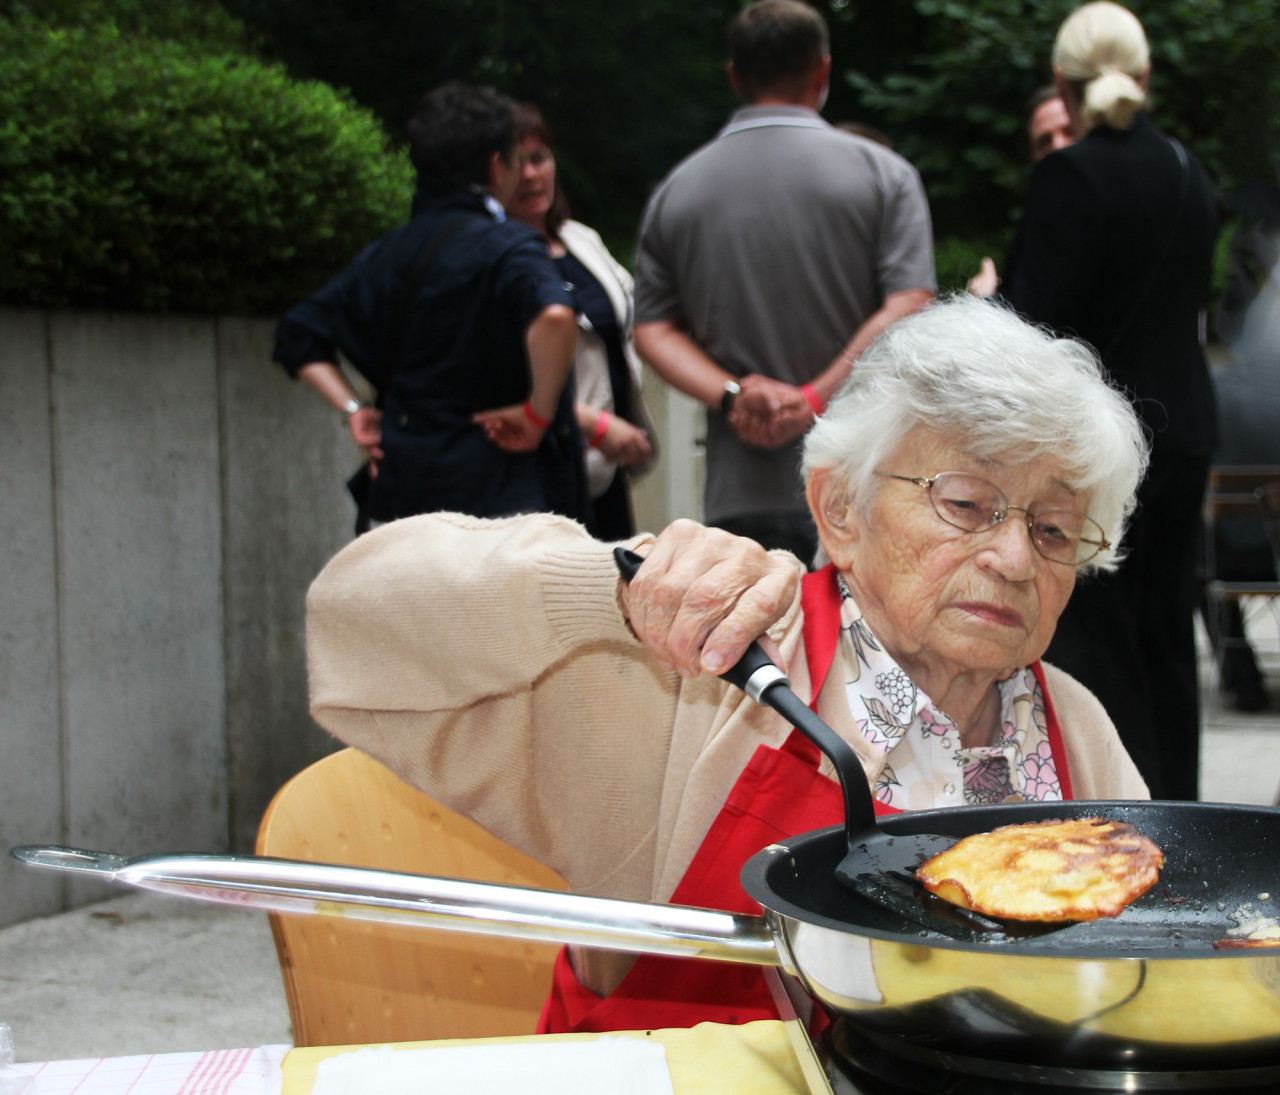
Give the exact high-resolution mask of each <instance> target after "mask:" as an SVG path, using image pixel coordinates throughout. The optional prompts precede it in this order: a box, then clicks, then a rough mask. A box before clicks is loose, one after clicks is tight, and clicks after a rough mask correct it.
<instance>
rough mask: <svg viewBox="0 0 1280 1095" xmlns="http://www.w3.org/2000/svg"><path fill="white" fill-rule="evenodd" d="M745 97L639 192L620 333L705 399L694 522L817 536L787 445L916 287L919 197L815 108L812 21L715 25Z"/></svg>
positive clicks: (907, 177) (749, 11)
mask: <svg viewBox="0 0 1280 1095" xmlns="http://www.w3.org/2000/svg"><path fill="white" fill-rule="evenodd" d="M729 45H730V56H731V60H730V63H729V78H730V82H731V83H732V84H733V87H734V90H735V91H736V92H738V94H740V95H741V96H742V97H743V98H744V99H745V100H746V102H747V104H748V105H747V106H745V107H743V108H741V109H739V110H738V111H737V112H736V113H735V114H734V115H733V117H732V118H731V119H730V122H729V124H728V126H726V127H725V128H724V129H723V130H721V132H720V134H719V135H718V136H717V137H716V139H715V140H713V141H712V142H711V143H710V144H707V145H704V146H703V147H702V148H700V149H699V150H698V151H697V152H695V153H693V155H691V156H690V157H688V159H686V160H684V161H683V162H682V163H681V164H679V165H678V166H677V167H676V168H675V169H674V170H673V171H672V172H671V174H670V175H668V176H667V178H666V179H665V180H664V181H663V182H662V184H661V185H660V186H659V187H658V189H657V190H656V191H655V192H654V194H653V196H652V198H651V199H650V201H649V205H648V208H647V209H646V211H645V216H644V221H643V223H642V225H641V229H640V243H639V249H638V253H637V257H636V320H637V324H636V344H637V347H638V348H639V350H640V353H641V354H642V355H643V356H644V357H645V358H646V359H647V360H648V361H649V363H650V364H651V365H652V366H653V367H654V368H655V369H656V370H657V371H658V373H659V374H660V375H661V376H662V377H663V378H664V379H665V380H666V381H667V382H668V383H669V384H671V385H672V386H673V387H675V388H678V389H679V390H680V391H682V392H685V393H686V394H688V395H690V396H692V397H693V398H695V399H697V400H699V401H701V402H702V403H704V404H706V406H707V407H708V409H709V411H710V413H709V414H708V422H707V487H706V514H705V516H706V520H707V522H708V523H709V524H712V525H718V526H720V527H722V528H727V529H729V530H730V531H732V532H736V533H739V534H741V535H746V536H751V537H753V538H754V539H756V540H759V541H760V542H761V543H763V544H765V546H767V547H785V548H788V549H790V550H792V551H795V552H796V553H797V554H798V555H800V556H801V558H803V559H804V560H805V561H806V562H808V561H810V560H811V559H812V557H813V554H814V552H815V551H816V548H817V537H816V534H815V533H814V531H813V525H812V522H811V520H810V519H809V516H808V510H807V507H806V505H805V500H804V488H803V484H802V482H801V478H800V471H799V466H800V439H801V437H802V436H803V434H804V432H805V431H806V430H807V429H808V428H809V426H810V425H811V424H812V422H813V420H814V417H815V416H816V415H817V414H818V413H820V412H821V409H822V407H823V406H825V404H826V401H827V400H828V399H830V398H831V397H832V396H833V395H834V394H835V392H836V390H837V389H838V388H839V386H840V384H841V382H842V381H843V380H844V378H845V377H846V376H847V375H848V374H849V369H850V367H851V366H852V364H853V362H854V361H855V360H856V359H857V357H858V356H859V355H860V354H861V353H862V351H863V350H864V349H865V348H866V346H867V345H868V344H869V343H870V342H871V340H872V339H873V338H874V337H875V336H876V335H877V334H878V333H879V332H880V331H881V330H883V329H884V328H885V327H886V326H888V325H889V324H890V323H892V322H893V321H894V320H896V319H899V318H901V317H902V316H904V315H907V314H909V313H910V312H914V311H916V310H917V309H918V308H921V307H923V306H924V305H926V304H927V303H928V302H929V301H930V300H932V299H933V295H934V291H935V289H936V285H937V282H936V279H935V275H934V266H933V236H932V230H931V227H930V222H929V206H928V202H927V200H926V198H925V194H924V188H923V186H922V185H921V182H920V176H919V174H918V173H917V172H916V170H915V169H914V168H913V167H912V166H911V165H910V164H909V163H907V162H906V160H904V159H902V157H901V156H898V155H896V154H895V153H894V152H892V151H890V150H889V149H887V148H885V147H883V146H882V145H879V144H876V143H874V142H872V141H869V140H865V139H863V138H861V137H855V136H853V135H852V134H849V133H845V132H842V131H840V130H837V129H835V128H833V127H832V126H830V125H828V124H827V123H826V122H824V121H823V120H822V119H821V118H820V117H819V116H818V113H817V111H818V108H819V107H820V106H821V104H822V102H823V101H824V100H825V98H826V92H827V81H828V78H829V76H830V72H831V57H830V53H829V46H828V37H827V27H826V24H825V23H824V22H823V19H822V16H820V15H819V14H818V13H817V12H816V11H815V10H814V9H813V8H811V7H809V6H808V5H807V4H803V3H799V2H798V0H759V2H758V3H755V4H752V5H751V6H749V7H747V8H744V9H743V11H742V12H741V13H739V15H738V16H737V17H736V18H735V19H734V20H733V22H732V23H731V24H730V27H729Z"/></svg>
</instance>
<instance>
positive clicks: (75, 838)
mask: <svg viewBox="0 0 1280 1095" xmlns="http://www.w3.org/2000/svg"><path fill="white" fill-rule="evenodd" d="M270 333H271V324H270V323H268V322H263V321H245V320H237V319H224V320H213V319H207V318H191V317H166V318H154V317H147V318H143V317H137V316H132V315H117V314H111V313H43V312H35V311H8V310H5V311H0V347H2V348H3V351H2V356H0V446H2V453H3V455H2V457H0V488H2V489H0V546H2V551H3V560H4V566H3V567H2V568H0V629H2V638H0V854H3V852H5V851H7V849H8V848H9V847H10V846H12V845H14V844H21V843H45V842H55V843H65V844H71V845H75V846H82V847H89V848H99V849H106V850H110V851H119V852H123V853H127V854H142V853H145V852H151V851H163V850H194V851H224V850H228V849H236V850H246V849H249V848H251V847H252V840H253V834H254V832H255V830H256V827H257V822H258V818H259V817H260V815H261V813H262V809H263V807H264V806H265V805H266V803H267V801H268V800H269V798H270V795H271V793H272V792H273V791H274V790H275V789H276V788H277V787H278V786H279V785H280V784H281V783H282V782H283V781H284V780H285V779H287V778H288V777H289V776H290V775H292V774H293V773H294V772H296V771H297V770H299V769H300V768H302V767H303V766H305V765H306V764H307V763H309V762H310V761H311V760H313V759H315V758H316V757H318V756H321V755H323V753H324V752H326V751H327V750H328V749H329V748H331V745H330V743H329V742H328V740H327V738H326V736H325V735H324V734H322V733H321V732H320V731H319V730H318V729H317V728H316V727H315V726H314V724H313V723H312V722H311V720H310V717H309V716H308V714H307V708H306V670H305V663H304V659H303V646H302V641H303V597H304V594H305V592H306V588H307V585H308V583H309V582H310V580H311V578H312V577H313V576H314V575H315V573H316V572H317V571H318V570H319V569H320V567H321V566H323V564H324V562H325V561H326V560H327V559H328V558H329V557H330V556H331V555H332V554H333V553H334V552H335V551H336V550H337V549H338V548H340V547H341V546H342V545H343V544H344V543H346V542H347V541H348V540H349V539H350V535H351V532H350V530H351V522H352V519H353V514H352V507H351V505H350V503H349V502H348V501H347V498H346V495H345V491H344V490H343V486H342V483H343V479H344V478H345V476H346V475H347V474H349V472H350V470H351V469H352V468H353V467H354V466H355V465H356V463H358V460H357V454H356V453H355V452H354V451H353V450H352V447H351V445H350V442H349V441H348V440H347V438H346V436H345V431H344V430H343V428H342V423H341V421H340V420H339V419H338V417H337V416H336V415H334V414H333V413H332V412H327V411H326V409H325V407H324V406H323V405H322V404H321V402H320V401H319V400H317V399H315V398H314V397H312V396H311V395H310V393H308V392H304V391H303V390H302V389H300V388H299V387H298V386H297V385H294V384H292V383H291V382H290V381H289V380H288V379H287V378H286V377H285V376H284V375H283V374H282V373H281V372H280V370H278V369H276V368H275V367H274V366H272V365H271V364H270ZM102 892H103V890H102V889H101V888H100V887H97V886H92V885H88V886H87V885H84V884H82V883H81V882H80V881H79V880H75V879H70V878H68V877H67V876H61V875H46V874H42V873H40V872H37V871H33V870H31V869H29V868H24V867H21V866H19V865H18V864H16V863H14V862H13V861H12V860H10V859H9V858H8V857H7V855H4V856H3V858H0V923H11V922H14V921H17V920H22V919H25V918H28V917H31V916H35V915H39V914H43V913H48V912H53V911H56V910H58V909H60V908H63V907H66V906H68V905H73V904H78V903H82V902H84V901H86V900H90V899H93V898H95V897H97V896H100V894H101V893H102Z"/></svg>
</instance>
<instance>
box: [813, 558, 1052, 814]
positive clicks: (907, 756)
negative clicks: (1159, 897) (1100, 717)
mask: <svg viewBox="0 0 1280 1095" xmlns="http://www.w3.org/2000/svg"><path fill="white" fill-rule="evenodd" d="M840 596H841V606H840V644H839V650H838V654H837V658H838V661H839V662H840V664H841V667H842V671H843V673H844V682H845V694H846V696H847V698H848V701H849V709H850V711H851V712H852V714H853V718H854V721H855V722H856V724H857V726H858V729H859V730H860V731H861V732H862V734H863V736H864V737H865V738H866V740H867V741H868V742H869V743H870V744H871V745H872V746H873V747H874V748H876V749H879V750H881V751H882V752H883V753H884V754H885V762H884V767H883V768H882V769H881V771H880V774H879V776H878V777H877V778H876V783H875V788H874V791H875V796H876V798H877V799H879V800H880V801H881V802H882V803H884V804H885V805H887V806H892V807H894V808H896V809H899V810H927V809H932V808H934V807H939V806H962V805H969V806H984V805H989V804H991V803H999V802H1009V801H1022V800H1032V801H1056V802H1060V801H1062V788H1061V786H1060V784H1059V783H1058V773H1057V771H1056V769H1055V768H1054V763H1053V757H1052V755H1051V752H1050V745H1049V733H1048V727H1047V724H1046V721H1045V713H1044V695H1043V693H1042V692H1041V689H1040V684H1039V682H1038V681H1037V680H1036V677H1035V674H1034V673H1033V672H1032V671H1031V668H1030V667H1029V666H1028V667H1026V668H1023V669H1020V670H1018V671H1017V672H1016V673H1014V674H1013V675H1012V676H1011V677H1009V678H1008V679H1007V680H1004V681H1001V682H1000V684H999V686H998V687H999V691H1000V726H1001V731H1000V733H1001V736H1000V738H999V740H998V741H996V742H994V743H992V744H991V745H986V746H979V747H975V748H969V749H966V748H964V747H962V746H961V744H960V732H959V730H957V728H956V726H955V724H954V723H953V722H952V721H951V719H950V718H948V717H947V715H946V713H945V712H944V711H941V710H939V709H938V708H937V707H936V706H934V703H933V701H932V700H930V699H929V697H928V696H926V695H925V694H924V693H923V692H921V691H920V689H919V688H917V687H916V686H915V685H914V684H913V683H912V682H911V680H910V679H909V678H908V677H907V675H906V674H905V673H904V672H903V671H902V669H901V668H899V666H898V665H897V664H896V663H895V662H894V660H893V659H892V658H891V657H890V656H889V655H888V654H887V653H885V651H884V649H883V648H882V647H881V646H880V644H879V642H878V641H877V640H876V637H875V636H874V635H873V634H871V630H870V628H868V627H867V624H866V621H865V620H864V619H863V616H862V612H861V610H860V609H859V608H858V606H857V605H856V604H855V603H854V600H853V597H852V596H851V595H850V593H849V589H848V587H847V586H846V585H845V583H844V579H840Z"/></svg>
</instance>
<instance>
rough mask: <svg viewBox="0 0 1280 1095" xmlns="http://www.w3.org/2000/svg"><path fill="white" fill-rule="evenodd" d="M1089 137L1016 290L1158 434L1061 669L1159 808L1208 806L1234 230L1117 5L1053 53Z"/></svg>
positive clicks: (1012, 281) (1022, 241) (1032, 207)
mask: <svg viewBox="0 0 1280 1095" xmlns="http://www.w3.org/2000/svg"><path fill="white" fill-rule="evenodd" d="M1053 64H1054V77H1055V82H1056V84H1057V86H1058V89H1059V92H1060V93H1061V95H1062V99H1063V101H1064V103H1065V104H1066V106H1067V110H1068V113H1069V114H1070V115H1071V119H1072V124H1073V126H1074V127H1075V129H1076V132H1077V133H1078V135H1079V136H1080V137H1081V139H1080V140H1078V141H1077V142H1076V143H1075V144H1073V145H1072V146H1070V147H1069V148H1065V149H1062V150H1060V151H1058V152H1055V153H1054V154H1053V155H1051V156H1047V157H1046V158H1045V159H1044V160H1043V161H1041V163H1040V164H1039V165H1038V166H1037V167H1036V169H1035V171H1034V173H1033V174H1032V178H1031V185H1030V192H1029V194H1028V198H1027V206H1026V212H1025V216H1024V220H1023V223H1022V225H1021V228H1020V230H1019V235H1018V238H1017V240H1016V241H1015V245H1014V251H1013V255H1012V258H1011V260H1010V265H1009V269H1008V271H1007V272H1006V277H1005V282H1004V295H1005V297H1006V298H1007V299H1008V300H1009V302H1010V303H1012V304H1013V306H1014V307H1015V308H1017V309H1018V310H1019V311H1020V312H1021V313H1023V315H1025V316H1027V317H1028V318H1030V319H1033V320H1036V321H1039V322H1042V323H1046V324H1048V325H1050V326H1052V327H1053V328H1054V329H1056V330H1057V331H1059V332H1060V333H1063V334H1070V335H1075V336H1078V337H1080V338H1082V339H1084V340H1086V341H1087V342H1089V343H1091V344H1092V345H1093V346H1094V347H1095V348H1096V349H1097V350H1098V352H1099V353H1100V354H1101V357H1102V361H1103V364H1104V365H1105V366H1106V368H1107V369H1108V371H1109V372H1110V373H1111V375H1112V377H1113V378H1114V379H1115V380H1116V381H1117V382H1118V383H1119V384H1121V385H1122V386H1123V387H1124V388H1125V389H1126V390H1127V391H1128V392H1129V394H1130V395H1131V397H1132V398H1133V400H1134V404H1135V407H1136V409H1137V410H1138V413H1139V415H1140V416H1141V418H1142V421H1143V423H1144V425H1145V426H1146V428H1147V430H1148V431H1149V433H1150V436H1151V441H1152V457H1151V465H1150V468H1149V470H1148V473H1147V476H1146V479H1145V480H1144V482H1143V484H1142V487H1141V488H1140V491H1139V495H1138V509H1137V512H1136V514H1135V516H1134V520H1133V524H1132V526H1131V530H1130V533H1129V538H1128V541H1127V545H1128V557H1127V558H1126V560H1125V561H1124V562H1123V563H1122V564H1121V566H1120V568H1119V570H1118V571H1116V572H1115V573H1113V574H1109V575H1099V576H1098V577H1097V578H1092V579H1090V580H1088V581H1083V582H1081V583H1080V584H1079V585H1078V586H1077V587H1076V591H1075V593H1074V594H1073V595H1072V598H1071V601H1070V603H1069V604H1068V606H1067V609H1066V611H1065V612H1064V613H1063V615H1062V618H1061V620H1060V622H1059V625H1058V631H1057V634H1056V635H1055V637H1054V640H1053V643H1052V645H1051V646H1050V647H1049V651H1048V654H1047V655H1046V657H1047V659H1048V660H1049V661H1051V662H1053V663H1054V664H1055V665H1058V666H1059V667H1061V668H1063V669H1065V670H1066V671H1067V672H1069V673H1071V674H1072V675H1073V676H1075V677H1077V678H1078V679H1079V680H1081V681H1082V682H1084V683H1085V684H1086V685H1087V686H1088V687H1089V688H1090V690H1092V691H1093V692H1094V693H1095V694H1096V695H1097V696H1098V697H1099V699H1101V700H1102V702H1103V704H1104V705H1105V707H1106V708H1107V712H1108V713H1109V714H1110V715H1111V717H1112V720H1113V721H1114V722H1115V724H1116V726H1117V728H1118V729H1119V731H1120V735H1121V738H1122V740H1123V741H1124V743H1125V747H1126V748H1127V749H1128V751H1129V753H1130V755H1131V756H1132V757H1133V759H1134V760H1135V761H1136V762H1137V764H1138V767H1139V769H1140V770H1141V772H1142V774H1143V776H1144V778H1145V779H1146V781H1147V784H1148V786H1149V787H1150V788H1151V791H1152V795H1153V797H1155V798H1175V799H1194V798H1196V797H1197V794H1198V773H1199V730H1200V726H1199V691H1198V685H1197V679H1196V652H1195V631H1194V616H1195V611H1196V604H1197V588H1198V585H1197V551H1198V548H1199V544H1200V539H1201V535H1202V534H1201V524H1200V513H1201V505H1202V499H1203V494H1204V486H1205V479H1206V476H1207V473H1208V468H1209V463H1210V456H1211V453H1212V450H1213V446H1214V442H1215V433H1216V416H1215V411H1214V394H1213V384H1212V382H1211V379H1210V375H1209V370H1208V367H1207V365H1206V363H1205V359H1204V354H1203V350H1202V346H1201V342H1200V334H1199V331H1200V314H1201V309H1202V308H1203V306H1204V304H1205V301H1206V298H1207V296H1208V292H1209V277H1210V269H1211V263H1212V256H1213V247H1214V238H1215V235H1216V232H1217V217H1216V205H1215V198H1214V192H1213V187H1212V185H1211V184H1210V181H1209V179H1208V177H1207V175H1206V173H1205V171H1204V169H1203V168H1202V167H1201V166H1200V164H1199V163H1198V162H1197V161H1196V159H1195V157H1193V156H1192V155H1191V154H1190V153H1189V152H1187V151H1186V150H1185V149H1184V148H1183V147H1182V146H1181V145H1179V144H1178V143H1177V142H1175V141H1173V140H1172V139H1171V138H1169V137H1168V136H1166V135H1165V134H1164V133H1162V132H1161V131H1160V130H1159V129H1157V128H1156V127H1155V126H1154V125H1152V124H1151V122H1150V121H1149V120H1148V119H1147V117H1146V115H1145V114H1144V113H1143V111H1142V106H1143V103H1144V100H1145V94H1146V91H1145V89H1146V84H1147V79H1148V76H1149V74H1150V69H1151V65H1150V55H1149V51H1148V48H1147V41H1146V36H1145V34H1144V33H1143V30H1142V25H1141V24H1140V23H1139V22H1138V20H1137V19H1136V18H1135V17H1134V16H1133V15H1132V13H1130V12H1129V11H1127V10H1126V9H1124V8H1122V7H1120V6H1119V5H1118V4H1113V3H1109V2H1100V3H1090V4H1086V5H1084V6H1083V7H1081V8H1079V9H1077V10H1076V11H1075V12H1074V13H1073V14H1072V15H1071V16H1070V17H1069V18H1068V19H1067V20H1066V21H1065V22H1064V23H1063V25H1062V27H1061V28H1060V30H1059V32H1058V36H1057V39H1056V41H1055V44H1054V49H1053Z"/></svg>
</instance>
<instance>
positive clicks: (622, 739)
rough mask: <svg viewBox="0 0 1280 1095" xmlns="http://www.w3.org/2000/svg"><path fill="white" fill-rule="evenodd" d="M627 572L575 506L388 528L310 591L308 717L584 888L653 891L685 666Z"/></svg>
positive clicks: (336, 563)
mask: <svg viewBox="0 0 1280 1095" xmlns="http://www.w3.org/2000/svg"><path fill="white" fill-rule="evenodd" d="M617 581H618V575H617V571H616V569H615V566H614V563H613V559H612V555H611V549H610V546H609V545H607V544H603V543H600V542H599V541H596V540H592V539H591V538H590V537H589V536H587V534H586V532H585V531H584V530H583V529H582V528H581V527H580V526H579V525H576V524H574V523H573V522H571V521H567V520H564V519H562V518H557V517H554V516H550V515H530V516H525V517H520V518H509V519H504V520H496V521H484V520H480V519H476V518H470V517H464V516H461V515H458V514H430V515H427V516H423V517H416V518H409V519H405V520H402V521H395V522H392V523H391V524H388V525H386V526H383V527H382V528H379V529H376V530H375V531H373V532H371V533H369V534H367V535H365V536H362V537H360V538H359V539H357V540H356V541H355V542H354V543H352V544H351V545H350V546H348V547H347V548H346V549H344V550H343V551H342V552H340V553H339V554H338V555H337V556H336V557H335V558H334V559H333V560H332V561H331V562H330V563H329V565H328V566H327V567H326V568H325V569H324V571H323V572H322V573H321V574H320V575H319V577H318V578H317V579H316V580H315V582H314V583H313V585H312V588H311V590H310V593H309V595H308V600H307V606H308V623H307V648H308V663H309V672H310V687H311V705H312V712H313V714H314V716H315V718H316V719H317V721H318V722H319V723H320V724H321V725H322V726H323V727H325V729H327V730H329V731H330V732H331V733H333V734H334V735H335V736H337V737H338V738H340V739H341V740H342V741H344V742H346V743H347V744H349V745H354V746H356V747H358V748H360V749H362V750H364V751H365V752H368V753H370V754H371V755H373V756H374V757H377V758H378V759H379V760H381V761H382V762H383V763H385V764H387V765H388V766H389V767H390V768H392V769H393V770H394V771H396V772H397V773H398V774H399V775H401V777H403V778H405V779H407V780H408V781H409V782H411V783H413V784H414V785H415V786H417V787H420V788H421V789H423V790H425V791H427V792H428V793H429V794H431V795H433V796H434V797H437V798H439V799H440V800H441V801H443V802H444V803H445V804H446V805H448V806H450V807H451V808H452V809H455V810H457V811H459V812H460V813H463V814H465V815H467V816H469V817H471V818H473V819H474V820H475V821H477V822H478V823H479V824H481V825H482V826H484V827H485V828H486V829H488V830H489V831H491V832H493V833H494V834H496V835H497V836H498V837H500V838H501V839H503V840H505V841H507V842H509V843H511V844H513V845H515V846H516V847H518V848H520V849H521V850H523V851H524V852H526V853H527V854H530V855H532V856H534V857H535V858H536V859H538V860H540V861H541V862H543V863H546V864H547V865H548V866H550V867H552V868H553V869H555V870H557V871H558V872H560V874H562V875H563V876H564V877H565V878H566V879H567V880H568V881H569V882H570V884H571V885H572V886H573V888H574V889H575V890H580V891H584V892H608V893H611V894H614V895H616V896H629V897H638V898H647V897H648V896H649V893H650V888H651V885H652V875H653V869H654V868H653V858H654V850H653V839H654V833H655V830H656V826H657V817H658V808H659V798H660V793H661V788H662V785H663V779H664V773H665V768H666V763H667V756H668V752H669V747H670V736H671V731H672V725H673V722H674V717H675V710H676V704H677V697H678V693H679V677H678V675H676V674H673V673H671V672H670V671H667V670H664V669H663V668H662V667H660V666H659V665H658V664H657V663H656V662H655V661H654V660H653V659H652V658H651V657H649V655H648V652H647V650H646V649H645V648H644V647H643V646H641V644H640V643H638V642H637V641H636V639H635V638H634V637H633V636H632V634H631V633H630V631H629V629H628V627H627V624H626V621H625V620H624V619H623V616H622V612H621V610H620V609H619V607H618V604H617Z"/></svg>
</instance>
